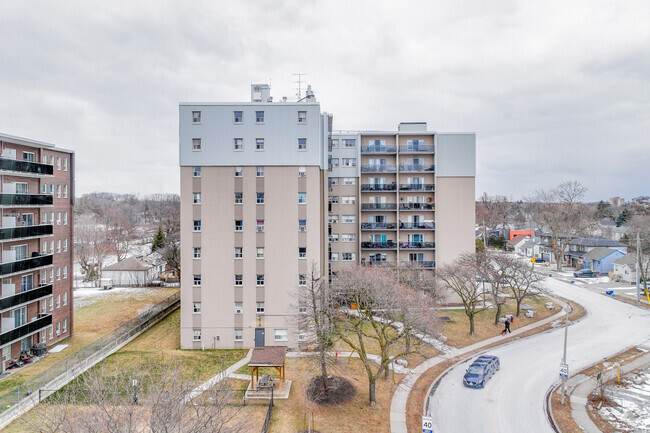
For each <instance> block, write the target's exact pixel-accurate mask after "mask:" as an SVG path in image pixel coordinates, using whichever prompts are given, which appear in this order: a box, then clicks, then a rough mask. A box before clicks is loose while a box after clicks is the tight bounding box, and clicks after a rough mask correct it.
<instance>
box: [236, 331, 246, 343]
mask: <svg viewBox="0 0 650 433" xmlns="http://www.w3.org/2000/svg"><path fill="white" fill-rule="evenodd" d="M235 341H244V330H243V329H235Z"/></svg>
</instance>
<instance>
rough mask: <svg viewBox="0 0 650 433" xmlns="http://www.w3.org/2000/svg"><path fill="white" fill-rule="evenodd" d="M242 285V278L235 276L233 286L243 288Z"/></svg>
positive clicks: (241, 276)
mask: <svg viewBox="0 0 650 433" xmlns="http://www.w3.org/2000/svg"><path fill="white" fill-rule="evenodd" d="M243 285H244V276H243V275H235V286H243Z"/></svg>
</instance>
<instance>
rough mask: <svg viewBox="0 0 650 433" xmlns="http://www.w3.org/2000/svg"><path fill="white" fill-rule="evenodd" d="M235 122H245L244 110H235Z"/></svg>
mask: <svg viewBox="0 0 650 433" xmlns="http://www.w3.org/2000/svg"><path fill="white" fill-rule="evenodd" d="M235 123H244V113H243V112H242V111H235Z"/></svg>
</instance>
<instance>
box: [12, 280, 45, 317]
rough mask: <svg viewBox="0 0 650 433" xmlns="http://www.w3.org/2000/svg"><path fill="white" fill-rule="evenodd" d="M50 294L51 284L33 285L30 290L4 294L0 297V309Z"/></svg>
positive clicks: (36, 299)
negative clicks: (4, 295)
mask: <svg viewBox="0 0 650 433" xmlns="http://www.w3.org/2000/svg"><path fill="white" fill-rule="evenodd" d="M50 295H52V284H46V285H44V286H40V287H34V288H33V289H31V290H26V291H24V292H19V293H16V294H15V295H10V296H6V297H4V298H2V299H0V311H4V310H7V309H9V308H14V307H17V306H19V305H22V304H27V303H30V302H34V301H38V300H39V299H42V298H45V297H47V296H50Z"/></svg>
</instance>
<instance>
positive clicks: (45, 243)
mask: <svg viewBox="0 0 650 433" xmlns="http://www.w3.org/2000/svg"><path fill="white" fill-rule="evenodd" d="M42 251H43V254H47V241H45V242H43V250H42Z"/></svg>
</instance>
